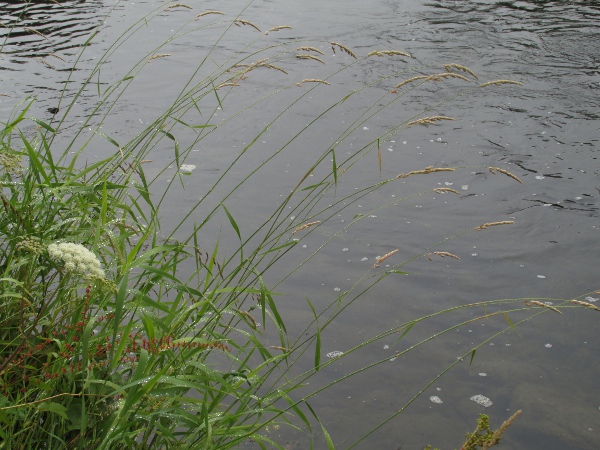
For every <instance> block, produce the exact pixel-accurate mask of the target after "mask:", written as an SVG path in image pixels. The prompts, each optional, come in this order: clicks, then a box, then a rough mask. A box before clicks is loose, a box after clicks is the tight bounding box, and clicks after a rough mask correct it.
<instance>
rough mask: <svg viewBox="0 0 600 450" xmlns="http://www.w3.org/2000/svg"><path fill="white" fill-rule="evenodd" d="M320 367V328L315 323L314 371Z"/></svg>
mask: <svg viewBox="0 0 600 450" xmlns="http://www.w3.org/2000/svg"><path fill="white" fill-rule="evenodd" d="M320 368H321V329H320V328H319V325H318V324H317V345H316V347H315V372H318V371H319V369H320Z"/></svg>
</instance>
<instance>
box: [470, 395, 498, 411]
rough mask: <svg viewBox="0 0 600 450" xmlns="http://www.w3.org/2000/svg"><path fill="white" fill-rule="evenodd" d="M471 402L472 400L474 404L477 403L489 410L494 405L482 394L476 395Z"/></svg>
mask: <svg viewBox="0 0 600 450" xmlns="http://www.w3.org/2000/svg"><path fill="white" fill-rule="evenodd" d="M469 400H471V401H472V402H475V403H477V404H478V405H481V406H483V407H485V408H488V407H490V406H492V405H493V404H494V403H493V402H492V401H491V400H490V399H489V398H487V397H485V396H484V395H481V394H477V395H474V396H473V397H471V398H470V399H469Z"/></svg>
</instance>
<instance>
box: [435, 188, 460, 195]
mask: <svg viewBox="0 0 600 450" xmlns="http://www.w3.org/2000/svg"><path fill="white" fill-rule="evenodd" d="M433 191H434V192H437V193H438V194H447V193H450V192H452V193H453V194H458V195H460V192H458V191H457V190H456V189H452V188H435V189H434V190H433Z"/></svg>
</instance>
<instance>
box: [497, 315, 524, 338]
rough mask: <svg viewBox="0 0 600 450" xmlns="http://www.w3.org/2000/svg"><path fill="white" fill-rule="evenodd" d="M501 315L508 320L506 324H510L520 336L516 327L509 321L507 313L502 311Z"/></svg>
mask: <svg viewBox="0 0 600 450" xmlns="http://www.w3.org/2000/svg"><path fill="white" fill-rule="evenodd" d="M502 315H503V316H504V318H505V319H506V321H507V322H508V324H509V325H510V327H511V328H512V329H513V330H514V331H515V333H517V336H519V337H521V335H520V334H519V332H518V331H517V328H516V327H515V325H514V324H513V323H512V322H511V320H510V318H509V317H508V315H507V314H506V313H504V312H503V313H502Z"/></svg>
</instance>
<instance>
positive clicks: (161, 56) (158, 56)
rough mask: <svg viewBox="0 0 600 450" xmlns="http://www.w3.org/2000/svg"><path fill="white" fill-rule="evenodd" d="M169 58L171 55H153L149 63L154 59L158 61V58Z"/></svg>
mask: <svg viewBox="0 0 600 450" xmlns="http://www.w3.org/2000/svg"><path fill="white" fill-rule="evenodd" d="M167 56H171V54H170V53H157V54H156V55H152V56H151V57H150V58H148V61H152V60H153V59H157V58H166V57H167Z"/></svg>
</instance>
